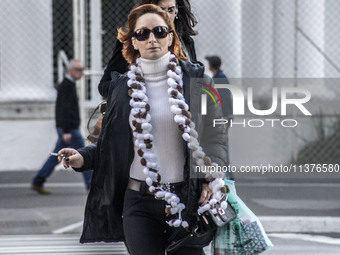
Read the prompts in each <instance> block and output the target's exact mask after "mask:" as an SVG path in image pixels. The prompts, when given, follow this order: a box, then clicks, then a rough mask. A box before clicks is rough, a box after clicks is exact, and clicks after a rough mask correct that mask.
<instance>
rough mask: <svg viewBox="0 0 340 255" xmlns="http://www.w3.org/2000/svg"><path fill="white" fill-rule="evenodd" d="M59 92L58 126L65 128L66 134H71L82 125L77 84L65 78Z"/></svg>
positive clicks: (57, 105) (57, 107)
mask: <svg viewBox="0 0 340 255" xmlns="http://www.w3.org/2000/svg"><path fill="white" fill-rule="evenodd" d="M57 90H58V95H57V101H56V108H55V117H56V126H57V127H60V128H63V129H64V133H69V132H70V131H71V130H72V129H78V128H79V124H80V117H79V106H78V96H77V89H76V84H75V83H74V82H73V81H70V80H69V79H67V78H64V80H63V81H62V82H61V83H60V84H59V85H58V87H57Z"/></svg>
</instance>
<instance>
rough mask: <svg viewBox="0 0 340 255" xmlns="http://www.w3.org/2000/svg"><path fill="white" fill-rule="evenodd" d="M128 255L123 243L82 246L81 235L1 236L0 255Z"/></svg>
mask: <svg viewBox="0 0 340 255" xmlns="http://www.w3.org/2000/svg"><path fill="white" fill-rule="evenodd" d="M5 254H6V255H42V254H48V255H66V254H67V255H94V254H95V255H106V254H110V255H126V254H128V253H127V251H126V248H125V245H124V244H123V243H93V244H80V243H79V235H6V236H5V235H1V236H0V255H5Z"/></svg>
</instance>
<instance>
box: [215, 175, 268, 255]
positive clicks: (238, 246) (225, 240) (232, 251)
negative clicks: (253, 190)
mask: <svg viewBox="0 0 340 255" xmlns="http://www.w3.org/2000/svg"><path fill="white" fill-rule="evenodd" d="M225 184H226V185H228V186H229V189H230V193H229V195H228V201H229V202H230V204H231V206H232V207H233V208H234V209H235V211H236V214H237V217H236V219H235V220H233V221H231V222H230V223H228V224H227V225H225V226H223V227H221V228H218V229H217V232H216V235H215V238H214V240H213V241H212V244H211V254H213V255H253V254H259V253H261V252H263V251H265V250H267V249H269V248H270V247H273V244H272V242H271V241H270V240H269V238H268V236H267V234H266V232H265V231H264V229H263V227H262V224H261V222H260V221H259V219H258V218H257V217H256V215H255V214H254V213H253V212H252V211H251V210H250V209H249V208H248V207H247V206H246V205H245V203H244V202H243V201H242V200H241V198H239V196H238V195H237V194H236V189H235V182H234V181H231V180H225Z"/></svg>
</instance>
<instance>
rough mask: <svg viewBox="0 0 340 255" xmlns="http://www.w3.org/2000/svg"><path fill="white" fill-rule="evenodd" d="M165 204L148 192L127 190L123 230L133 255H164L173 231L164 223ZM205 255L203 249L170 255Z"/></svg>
mask: <svg viewBox="0 0 340 255" xmlns="http://www.w3.org/2000/svg"><path fill="white" fill-rule="evenodd" d="M165 205H166V202H165V201H163V200H157V199H155V198H154V196H153V195H150V194H147V193H146V192H145V191H144V192H143V191H135V190H131V189H127V191H126V193H125V198H124V211H123V227H124V234H125V238H126V245H127V246H128V249H129V251H130V253H131V255H164V254H165V253H164V252H165V248H166V247H167V246H168V245H169V243H168V242H167V240H168V238H169V236H170V235H171V230H173V228H172V227H169V225H168V224H167V223H166V222H165V221H167V220H169V219H170V218H168V217H166V215H165V211H164V210H165ZM183 254H185V255H202V254H204V251H203V249H201V248H190V247H181V248H180V249H179V250H177V251H176V252H174V253H171V255H183Z"/></svg>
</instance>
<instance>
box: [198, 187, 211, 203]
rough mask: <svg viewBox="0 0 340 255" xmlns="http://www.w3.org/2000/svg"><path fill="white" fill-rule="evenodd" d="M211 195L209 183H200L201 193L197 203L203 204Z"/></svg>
mask: <svg viewBox="0 0 340 255" xmlns="http://www.w3.org/2000/svg"><path fill="white" fill-rule="evenodd" d="M211 195H212V190H211V189H210V188H209V184H208V183H203V184H202V193H201V197H200V199H199V200H198V203H199V204H201V205H205V204H206V203H208V201H209V200H210V198H211Z"/></svg>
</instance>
